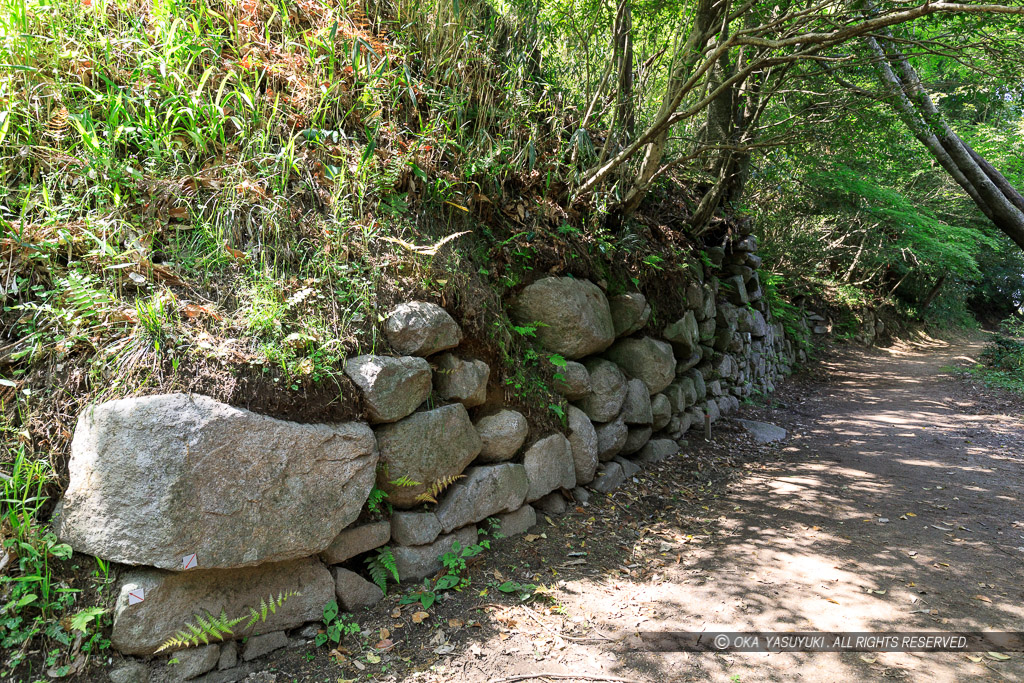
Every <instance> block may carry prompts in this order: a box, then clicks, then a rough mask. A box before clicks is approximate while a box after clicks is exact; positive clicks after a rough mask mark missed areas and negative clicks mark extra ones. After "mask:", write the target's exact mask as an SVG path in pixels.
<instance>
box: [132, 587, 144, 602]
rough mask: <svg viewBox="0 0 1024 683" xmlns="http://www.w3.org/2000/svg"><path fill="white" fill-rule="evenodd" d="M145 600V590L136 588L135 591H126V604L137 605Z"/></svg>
mask: <svg viewBox="0 0 1024 683" xmlns="http://www.w3.org/2000/svg"><path fill="white" fill-rule="evenodd" d="M145 599H146V589H145V588H136V589H135V590H132V591H128V604H129V605H137V604H139V603H140V602H142V601H143V600H145Z"/></svg>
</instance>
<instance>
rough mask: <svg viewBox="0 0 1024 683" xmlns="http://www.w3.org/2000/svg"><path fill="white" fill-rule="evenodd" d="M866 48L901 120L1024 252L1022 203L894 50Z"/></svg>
mask: <svg viewBox="0 0 1024 683" xmlns="http://www.w3.org/2000/svg"><path fill="white" fill-rule="evenodd" d="M867 44H868V46H869V47H870V48H871V51H872V52H873V53H874V54H875V56H876V58H877V59H878V64H877V67H878V72H879V76H880V78H881V79H882V83H883V85H884V86H885V88H886V90H887V91H888V92H889V95H890V99H891V104H892V105H893V107H895V109H896V111H897V113H899V115H900V118H902V119H903V121H904V122H905V123H906V124H907V125H908V126H909V127H910V130H911V132H913V134H914V136H915V137H916V138H917V139H918V140H919V141H920V142H921V144H923V145H924V146H925V148H926V149H927V150H928V151H929V152H931V154H932V156H934V157H935V159H936V161H938V162H939V164H940V165H941V166H942V167H943V168H944V169H945V170H946V172H948V173H949V174H950V176H951V177H952V178H953V180H955V181H956V183H957V184H958V185H960V187H962V188H963V189H964V191H965V192H967V194H968V196H970V198H971V200H972V201H973V202H974V204H975V205H976V206H977V207H978V209H980V210H981V212H982V213H983V214H985V216H986V217H987V218H988V219H989V220H990V221H992V223H993V225H995V226H996V227H997V228H999V229H1000V230H1001V231H1003V233H1005V234H1006V235H1007V236H1008V237H1009V238H1010V239H1012V240H1013V241H1014V242H1015V243H1016V244H1017V246H1019V247H1020V248H1021V249H1024V198H1022V197H1021V195H1020V193H1019V192H1018V191H1017V190H1016V189H1014V188H1013V186H1012V185H1010V182H1009V181H1008V180H1006V178H1005V177H1004V176H1003V175H1002V174H1001V173H1000V172H999V171H998V170H997V169H996V168H995V167H993V166H992V165H991V164H990V163H988V162H987V161H985V159H984V158H982V157H981V155H979V154H978V153H977V152H975V151H974V150H973V149H971V148H970V147H969V146H968V145H967V144H966V143H964V142H963V140H961V139H960V137H959V136H958V135H957V134H956V133H954V132H953V130H952V129H951V128H950V127H949V124H948V123H946V120H945V118H944V117H943V116H942V113H941V112H940V111H939V109H938V107H936V106H935V103H934V102H933V101H932V98H931V97H930V96H929V95H928V93H927V91H925V89H924V86H923V85H922V84H921V79H920V77H919V76H918V75H917V72H916V71H915V70H914V67H913V66H911V64H910V61H909V60H908V59H907V58H906V56H905V55H903V53H901V52H900V51H899V50H898V49H897V48H896V47H895V46H894V45H892V44H888V43H887V44H886V45H885V46H884V48H883V46H882V45H881V44H880V43H879V41H878V40H876V39H875V38H868V39H867Z"/></svg>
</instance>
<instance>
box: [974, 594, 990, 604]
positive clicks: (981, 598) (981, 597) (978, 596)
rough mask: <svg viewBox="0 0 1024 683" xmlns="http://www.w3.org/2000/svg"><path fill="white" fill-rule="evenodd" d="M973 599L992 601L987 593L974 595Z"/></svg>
mask: <svg viewBox="0 0 1024 683" xmlns="http://www.w3.org/2000/svg"><path fill="white" fill-rule="evenodd" d="M974 599H975V600H981V601H982V602H992V598H990V597H988V596H987V595H975V596H974Z"/></svg>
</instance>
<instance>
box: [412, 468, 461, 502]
mask: <svg viewBox="0 0 1024 683" xmlns="http://www.w3.org/2000/svg"><path fill="white" fill-rule="evenodd" d="M464 476H466V475H464V474H453V475H451V476H448V477H441V478H440V479H438V480H437V481H435V482H434V483H433V484H431V485H430V486H429V487H428V488H427V490H426V491H424V492H423V493H421V494H420V495H418V496H416V499H415V500H416V502H417V503H434V504H435V505H437V497H438V496H439V495H441V492H442V491H444V490H445V489H446V488H448V487H449V486H451V485H452V484H453V483H455V482H456V481H458V480H459V479H462V478H463V477H464Z"/></svg>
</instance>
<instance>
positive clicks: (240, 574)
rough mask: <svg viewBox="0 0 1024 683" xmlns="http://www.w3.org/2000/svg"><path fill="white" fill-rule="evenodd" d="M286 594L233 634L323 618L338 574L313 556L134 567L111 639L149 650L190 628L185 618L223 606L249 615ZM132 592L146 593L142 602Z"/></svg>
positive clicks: (125, 649)
mask: <svg viewBox="0 0 1024 683" xmlns="http://www.w3.org/2000/svg"><path fill="white" fill-rule="evenodd" d="M285 594H290V597H288V599H287V600H285V601H284V603H283V604H282V605H280V606H278V607H277V608H276V610H275V611H274V612H272V613H270V614H268V616H267V620H266V621H264V622H260V623H258V624H256V625H255V626H254V627H253V629H252V630H251V631H247V632H245V633H243V632H242V631H241V628H239V630H238V633H236V634H235V635H236V636H237V637H241V636H243V635H258V634H261V633H272V632H274V631H281V630H284V629H289V628H295V627H296V626H301V625H302V624H304V623H306V622H307V621H319V620H320V619H322V618H323V610H324V605H326V604H327V603H328V602H330V601H331V600H333V599H334V579H332V578H331V573H330V572H329V571H328V570H327V567H325V566H324V565H323V564H322V563H321V562H320V561H319V560H316V559H313V558H305V559H301V560H294V561H292V562H274V563H271V564H264V565H260V566H259V567H246V568H242V569H227V570H223V569H221V570H213V569H211V570H205V569H198V570H193V571H187V572H167V571H161V570H159V569H150V568H146V569H134V570H131V571H129V572H127V573H126V574H125V575H124V578H123V579H122V580H121V582H120V585H119V593H118V597H117V603H116V605H115V607H114V628H113V632H112V633H111V636H110V641H111V644H112V645H113V646H114V648H116V649H117V650H118V651H120V652H121V653H122V654H127V655H150V654H153V653H154V652H156V650H157V648H159V647H160V645H162V644H163V643H164V642H165V641H166V640H167V639H168V638H170V637H172V636H173V635H174V634H175V633H177V632H178V631H181V630H184V629H186V626H185V624H186V623H195V617H194V615H196V614H200V615H206V614H207V613H209V614H213V615H215V616H218V617H219V616H220V614H221V612H222V611H223V612H224V613H226V614H227V616H228V617H229V618H233V617H240V616H245V615H248V614H249V608H250V607H254V608H256V609H259V607H260V600H261V599H263V600H268V599H270V597H271V596H273V597H274V599H277V597H278V596H279V595H285ZM129 595H134V596H138V597H142V602H136V601H135V600H136V599H135V598H132V599H129ZM129 603H132V604H129ZM228 638H229V639H230V636H229V637H228Z"/></svg>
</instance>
